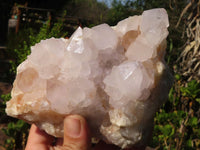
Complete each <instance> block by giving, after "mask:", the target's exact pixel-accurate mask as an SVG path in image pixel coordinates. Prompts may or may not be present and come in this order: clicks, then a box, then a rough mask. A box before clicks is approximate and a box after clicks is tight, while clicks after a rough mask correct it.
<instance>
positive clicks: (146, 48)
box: [6, 9, 172, 148]
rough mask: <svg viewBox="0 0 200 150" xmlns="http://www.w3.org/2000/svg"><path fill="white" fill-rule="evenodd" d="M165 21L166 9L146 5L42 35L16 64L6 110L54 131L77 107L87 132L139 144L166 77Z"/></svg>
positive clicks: (162, 96)
mask: <svg viewBox="0 0 200 150" xmlns="http://www.w3.org/2000/svg"><path fill="white" fill-rule="evenodd" d="M168 26H169V22H168V16H167V13H166V11H165V10H164V9H152V10H147V11H144V12H143V14H142V15H141V16H133V17H129V18H127V19H125V20H122V21H120V22H119V23H118V24H117V25H116V26H115V27H110V26H108V25H107V24H101V25H98V26H95V27H93V28H83V29H82V28H80V27H79V28H78V29H77V30H76V31H75V32H74V34H73V35H72V36H71V38H70V39H69V40H67V39H63V38H60V39H55V38H50V39H47V40H42V41H41V42H40V43H38V44H36V45H35V46H32V47H31V54H30V55H29V56H28V58H27V59H26V60H25V61H24V62H23V63H22V64H20V65H19V66H18V68H17V76H16V80H15V81H14V86H13V89H12V99H11V100H10V101H9V102H7V108H6V112H7V114H8V115H10V116H13V117H17V118H20V119H23V120H26V121H27V122H29V123H35V124H37V126H38V127H40V128H41V129H43V130H45V131H46V132H47V133H48V134H50V135H53V136H55V137H63V119H64V117H65V116H66V115H68V114H80V115H82V116H84V117H85V118H86V119H87V121H88V123H89V126H90V129H91V133H92V136H93V137H95V138H99V139H101V140H104V141H106V142H108V143H113V144H115V145H118V146H120V147H121V148H128V147H131V146H135V147H140V146H141V145H146V144H147V142H148V139H149V136H150V135H151V131H152V125H153V117H154V114H155V112H156V110H157V109H158V108H159V107H160V106H161V104H163V102H164V100H165V99H166V98H167V94H168V91H169V88H170V86H171V83H172V82H171V74H170V73H169V71H168V70H167V68H166V65H165V63H164V58H163V57H164V54H165V48H166V37H167V35H168V31H167V27H168Z"/></svg>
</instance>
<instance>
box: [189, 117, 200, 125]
mask: <svg viewBox="0 0 200 150" xmlns="http://www.w3.org/2000/svg"><path fill="white" fill-rule="evenodd" d="M197 124H198V119H197V117H192V118H190V119H189V121H188V125H190V126H192V127H195V126H197Z"/></svg>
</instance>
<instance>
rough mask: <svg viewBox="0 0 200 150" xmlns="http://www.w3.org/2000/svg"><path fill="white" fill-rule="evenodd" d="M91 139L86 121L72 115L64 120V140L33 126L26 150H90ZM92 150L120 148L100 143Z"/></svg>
mask: <svg viewBox="0 0 200 150" xmlns="http://www.w3.org/2000/svg"><path fill="white" fill-rule="evenodd" d="M89 149H91V138H90V133H89V129H88V126H87V123H86V121H85V119H84V118H83V117H81V116H79V115H70V116H67V117H66V118H65V119H64V138H63V139H61V138H59V139H56V141H55V138H54V137H52V136H50V135H48V134H47V133H45V132H44V131H41V130H40V129H39V128H38V127H37V126H36V125H34V124H33V125H32V126H31V129H30V133H29V137H28V142H27V145H26V148H25V150H89ZM92 150H120V148H119V147H117V146H114V145H110V144H106V143H104V142H100V143H98V144H97V145H96V146H95V147H93V148H92Z"/></svg>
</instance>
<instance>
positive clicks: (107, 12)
mask: <svg viewBox="0 0 200 150" xmlns="http://www.w3.org/2000/svg"><path fill="white" fill-rule="evenodd" d="M160 7H162V8H165V9H166V10H167V12H168V15H169V21H170V27H169V36H168V38H167V41H168V42H167V50H166V57H165V60H166V62H167V64H168V65H169V67H170V69H171V72H172V73H173V76H174V84H173V87H172V88H171V90H170V92H169V98H168V100H167V101H166V103H165V104H164V105H163V106H162V108H161V109H160V110H158V112H157V113H156V115H155V119H154V124H155V126H154V131H153V136H152V140H151V141H150V143H149V146H150V147H153V148H155V149H160V150H163V149H165V150H167V149H169V150H198V149H200V108H199V106H200V22H199V20H200V0H122V1H120V0H56V1H55V0H1V2H0V95H1V98H0V150H5V149H6V150H21V149H24V147H25V144H26V139H27V135H28V130H29V127H30V126H29V125H28V124H27V123H25V122H23V121H22V120H17V119H14V118H11V117H8V116H7V115H6V114H5V107H6V101H8V100H9V99H10V91H11V88H12V83H13V81H14V78H15V74H16V67H17V66H18V65H19V64H20V63H21V62H22V61H24V60H25V59H26V57H27V55H28V54H29V53H30V46H32V45H34V44H35V43H37V42H39V41H40V40H42V39H46V38H50V37H52V36H53V37H64V38H67V37H70V35H71V34H72V33H73V32H74V31H75V29H76V28H77V27H78V26H82V27H85V26H87V27H92V26H94V25H98V24H101V23H108V24H109V25H116V23H117V22H118V21H120V20H122V19H124V18H126V17H128V16H132V15H140V14H142V12H143V11H144V10H147V9H152V8H160Z"/></svg>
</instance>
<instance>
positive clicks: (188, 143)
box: [186, 139, 192, 147]
mask: <svg viewBox="0 0 200 150" xmlns="http://www.w3.org/2000/svg"><path fill="white" fill-rule="evenodd" d="M186 145H187V146H188V147H192V140H191V139H189V140H187V142H186Z"/></svg>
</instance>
